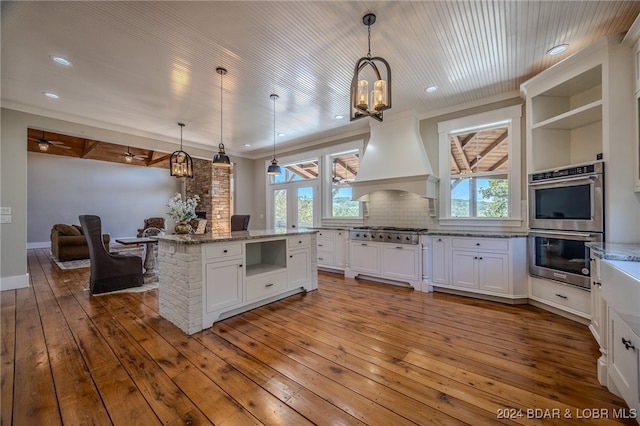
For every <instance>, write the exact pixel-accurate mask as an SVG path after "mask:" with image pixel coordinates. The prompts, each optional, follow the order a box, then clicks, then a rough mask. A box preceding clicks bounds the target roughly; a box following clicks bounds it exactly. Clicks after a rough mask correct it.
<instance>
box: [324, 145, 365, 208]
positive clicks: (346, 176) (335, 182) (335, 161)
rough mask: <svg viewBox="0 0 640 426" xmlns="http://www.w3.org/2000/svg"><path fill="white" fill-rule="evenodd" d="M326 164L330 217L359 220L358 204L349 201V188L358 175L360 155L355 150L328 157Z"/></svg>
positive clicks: (351, 193)
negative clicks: (329, 179)
mask: <svg viewBox="0 0 640 426" xmlns="http://www.w3.org/2000/svg"><path fill="white" fill-rule="evenodd" d="M326 158H327V163H328V164H329V165H330V166H331V183H330V191H329V192H330V197H331V198H330V204H331V212H330V217H332V218H334V219H338V218H359V217H360V202H359V201H355V200H351V197H352V195H353V190H352V188H351V186H349V182H352V181H353V180H354V179H355V177H356V175H357V174H358V165H359V164H360V153H359V152H358V151H357V150H354V151H350V152H345V153H341V154H335V155H328V156H327V157H326Z"/></svg>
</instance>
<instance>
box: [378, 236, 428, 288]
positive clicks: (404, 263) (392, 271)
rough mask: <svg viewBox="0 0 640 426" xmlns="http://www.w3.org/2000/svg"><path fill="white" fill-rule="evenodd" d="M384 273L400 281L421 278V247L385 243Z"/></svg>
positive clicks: (383, 255) (383, 256) (418, 279)
mask: <svg viewBox="0 0 640 426" xmlns="http://www.w3.org/2000/svg"><path fill="white" fill-rule="evenodd" d="M382 262H383V263H382V275H384V276H385V277H387V278H391V279H394V280H399V281H415V282H418V281H420V279H421V276H422V271H421V269H422V268H421V267H420V247H419V246H418V245H409V244H405V245H394V244H383V253H382Z"/></svg>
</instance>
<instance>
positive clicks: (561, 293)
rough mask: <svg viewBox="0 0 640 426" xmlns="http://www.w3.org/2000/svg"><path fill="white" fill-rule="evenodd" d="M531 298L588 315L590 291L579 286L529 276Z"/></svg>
mask: <svg viewBox="0 0 640 426" xmlns="http://www.w3.org/2000/svg"><path fill="white" fill-rule="evenodd" d="M530 279H531V293H530V294H529V297H530V298H531V299H532V300H535V301H538V302H541V303H544V304H545V305H548V306H551V307H553V308H556V309H560V310H561V311H564V312H569V313H571V314H574V315H577V316H579V317H583V318H589V317H590V315H591V314H590V311H591V292H589V291H587V290H583V289H581V288H579V287H576V286H573V285H569V284H562V283H559V282H556V281H549V280H545V279H541V278H536V277H530Z"/></svg>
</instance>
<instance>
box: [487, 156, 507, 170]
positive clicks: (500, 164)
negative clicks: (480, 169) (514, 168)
mask: <svg viewBox="0 0 640 426" xmlns="http://www.w3.org/2000/svg"><path fill="white" fill-rule="evenodd" d="M508 160H509V156H508V155H505V156H504V157H502V158H501V159H499V160H498V161H496V162H495V163H493V165H492V166H491V167H490V168H489V171H494V170H496V169H498V167H500V166H502V165H503V164H504V163H506V162H507V161H508Z"/></svg>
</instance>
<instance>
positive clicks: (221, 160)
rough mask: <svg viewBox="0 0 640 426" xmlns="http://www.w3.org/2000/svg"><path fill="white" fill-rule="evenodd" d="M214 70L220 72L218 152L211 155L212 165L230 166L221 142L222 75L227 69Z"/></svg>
mask: <svg viewBox="0 0 640 426" xmlns="http://www.w3.org/2000/svg"><path fill="white" fill-rule="evenodd" d="M216 72H217V73H218V74H220V144H219V145H218V153H217V154H216V155H214V156H213V165H214V166H218V167H230V166H231V160H230V159H229V156H228V155H227V154H226V153H225V152H224V144H223V143H222V123H223V121H222V76H223V75H226V74H227V70H226V69H224V68H222V67H218V68H216Z"/></svg>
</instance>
